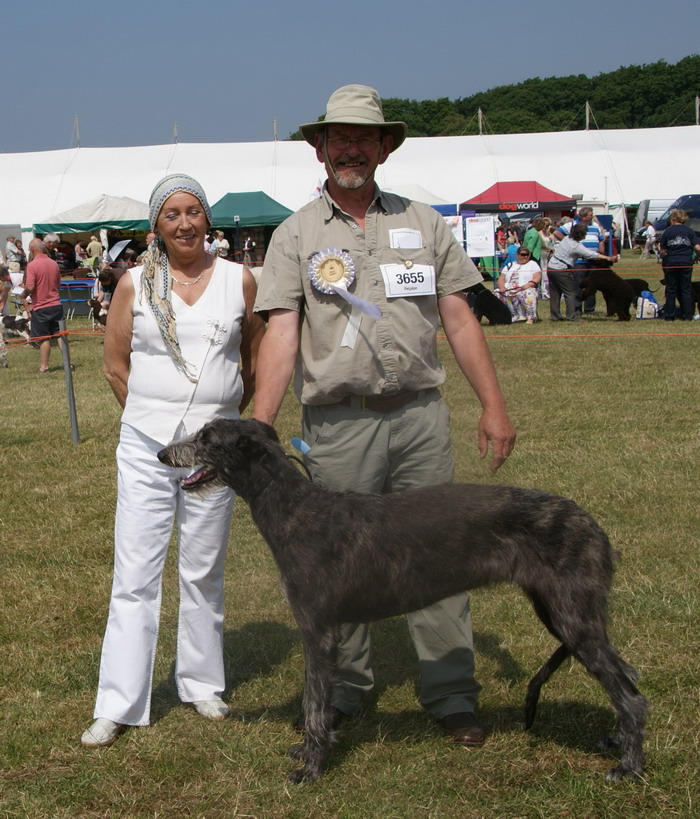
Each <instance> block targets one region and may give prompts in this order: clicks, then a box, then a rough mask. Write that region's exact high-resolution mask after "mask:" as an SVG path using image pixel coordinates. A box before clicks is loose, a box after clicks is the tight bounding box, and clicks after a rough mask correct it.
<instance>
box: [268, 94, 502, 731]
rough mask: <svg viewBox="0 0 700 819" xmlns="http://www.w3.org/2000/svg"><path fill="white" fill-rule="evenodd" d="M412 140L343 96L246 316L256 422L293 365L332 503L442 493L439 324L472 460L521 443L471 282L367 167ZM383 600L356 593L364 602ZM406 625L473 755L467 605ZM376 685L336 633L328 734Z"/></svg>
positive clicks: (310, 138) (442, 238) (429, 691)
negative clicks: (321, 176)
mask: <svg viewBox="0 0 700 819" xmlns="http://www.w3.org/2000/svg"><path fill="white" fill-rule="evenodd" d="M406 130H407V129H406V125H405V124H404V123H403V122H386V121H385V120H384V115H383V111H382V104H381V100H380V98H379V95H378V94H377V92H376V91H375V90H374V89H373V88H369V87H368V86H365V85H346V86H343V87H342V88H339V89H338V90H337V91H335V92H334V93H333V94H332V95H331V97H330V99H329V100H328V106H327V109H326V116H325V119H324V120H323V121H319V122H313V123H309V124H306V125H302V126H301V133H302V135H303V136H304V139H305V140H306V141H307V142H308V143H309V144H311V145H313V146H314V148H315V149H316V155H317V157H318V159H319V161H320V162H322V163H323V164H324V165H325V167H326V171H327V173H328V180H327V182H326V184H325V185H324V189H323V191H322V192H321V196H320V197H319V198H318V199H316V200H314V201H313V202H310V203H309V204H308V205H306V206H305V207H303V208H302V209H301V210H300V211H298V212H297V213H295V214H293V215H292V216H290V217H289V218H288V219H287V220H286V221H285V222H284V223H283V224H282V225H280V227H278V228H277V230H276V231H275V233H274V235H273V237H272V241H271V244H270V247H269V248H268V251H267V254H266V256H265V263H264V267H263V272H262V277H261V282H260V287H259V290H258V298H257V301H256V306H255V309H256V311H258V312H260V313H263V314H265V315H266V316H267V317H268V321H269V324H268V331H267V333H266V335H265V337H264V339H263V342H262V345H261V348H260V355H259V358H258V379H257V392H256V397H255V409H254V415H255V417H256V418H259V419H261V420H263V421H266V422H267V423H274V420H275V418H276V416H277V413H278V411H279V408H280V406H281V404H282V401H283V399H284V396H285V392H286V389H287V386H288V384H289V382H290V380H291V377H292V374H293V372H294V369H295V365H296V367H297V374H296V378H295V389H296V394H297V398H298V399H299V400H300V402H301V404H302V413H303V414H302V438H303V440H304V441H305V442H306V443H307V444H308V445H309V447H310V449H309V451H308V452H307V453H306V455H305V460H306V464H307V466H308V468H309V470H310V472H311V474H312V476H313V478H314V480H315V481H317V482H318V483H320V484H323V485H325V486H328V487H330V488H332V489H337V490H356V491H360V492H371V493H382V492H395V491H399V490H403V489H410V488H415V487H421V486H427V485H431V484H440V483H446V482H449V481H451V480H452V473H453V460H452V452H451V444H450V432H449V414H448V411H447V407H446V405H445V403H444V402H443V400H442V398H441V396H440V391H439V387H440V386H441V385H442V384H443V383H444V381H445V371H444V369H443V367H442V365H441V363H440V361H439V360H438V357H437V328H438V324H439V323H442V326H443V328H444V331H445V333H446V335H447V338H448V340H449V343H450V345H451V347H452V350H453V352H454V355H455V358H456V359H457V362H458V364H459V366H460V368H461V370H462V372H463V373H464V375H465V376H466V377H467V379H468V380H469V382H470V384H471V385H472V387H473V389H474V391H475V392H476V395H477V396H478V398H479V400H480V402H481V404H482V407H483V412H482V415H481V417H480V420H479V424H478V435H479V451H480V454H481V456H482V457H484V456H486V454H487V452H488V448H489V442H490V444H491V448H492V461H491V468H492V469H493V470H496V469H498V467H499V466H500V465H501V464H502V463H503V461H504V460H505V459H506V458H507V457H508V455H509V454H510V451H511V449H512V447H513V443H514V441H515V430H514V429H513V426H512V424H511V422H510V419H509V418H508V415H507V413H506V409H505V404H504V400H503V396H502V394H501V391H500V388H499V386H498V381H497V378H496V374H495V371H494V368H493V364H492V361H491V356H490V354H489V351H488V347H487V345H486V341H485V339H484V336H483V333H482V331H481V327H480V325H479V324H478V322H477V321H476V319H475V318H474V316H473V314H472V312H471V310H470V309H469V307H468V305H467V303H466V300H465V298H464V291H465V289H467V288H469V287H471V286H472V285H475V284H479V283H481V280H482V277H481V274H480V273H479V272H478V271H477V269H476V268H475V266H474V264H473V263H472V262H471V260H470V259H469V257H468V256H467V255H466V253H465V252H464V250H463V249H462V247H461V246H460V245H459V244H458V243H457V241H456V240H455V238H454V236H453V235H452V233H451V231H450V230H449V228H448V227H447V225H446V224H445V221H444V220H443V219H442V217H441V216H440V215H439V214H438V213H437V211H435V210H434V209H432V208H430V207H428V206H427V205H423V204H420V203H416V202H411V201H410V200H408V199H404V198H402V197H400V196H396V195H394V194H390V193H387V192H385V191H381V190H379V188H378V187H377V186H376V185H375V182H374V175H375V172H376V170H377V167H378V166H379V165H381V164H382V163H384V162H385V161H386V160H387V158H388V156H389V154H391V153H392V151H395V150H396V149H397V148H398V147H399V146H400V145H401V144H402V143H403V141H404V139H405V138H406ZM422 511H423V514H430V510H422ZM312 525H313V523H312V522H311V521H310V526H312ZM329 537H332V535H329ZM391 548H393V549H396V548H400V544H391ZM339 559H340V560H341V561H342V557H340V558H339ZM436 571H439V567H436ZM347 582H348V583H351V582H352V578H347ZM425 582H426V583H427V584H429V582H430V579H429V578H426V579H425ZM328 591H329V593H331V592H330V590H328ZM385 591H386V590H385V589H366V590H365V592H366V597H367V599H372V598H377V599H381V596H382V594H384V593H385ZM408 620H409V627H410V630H411V637H412V639H413V642H414V645H415V647H416V651H417V653H418V657H419V661H420V671H421V692H420V700H421V703H422V705H423V706H424V707H425V708H426V709H427V710H428V711H429V712H430V713H431V714H432V715H433V716H434V717H435V718H436V719H437V720H439V721H440V722H441V724H442V726H443V728H444V730H445V732H446V733H447V735H448V736H449V737H451V738H452V739H453V740H455V741H456V742H459V743H462V744H464V745H481V744H482V743H483V742H484V738H485V733H484V730H483V728H482V727H481V726H480V725H479V723H478V722H477V719H476V716H475V709H476V701H477V696H478V692H479V690H480V687H479V685H478V683H477V682H476V681H475V679H474V653H473V648H472V629H471V619H470V614H469V597H468V595H466V594H462V595H456V596H455V597H451V598H449V599H448V600H443V601H441V602H440V603H437V604H435V605H433V606H430V607H428V608H426V609H423V610H422V611H419V612H414V613H413V614H410V615H408ZM373 682H374V680H373V675H372V669H371V666H370V661H369V632H368V629H367V626H365V625H348V626H344V627H343V630H342V634H341V640H340V644H339V647H338V669H337V681H336V685H335V688H334V690H333V696H332V703H333V709H334V710H333V719H334V724H337V723H338V722H339V721H340V719H341V718H342V717H343V716H346V715H350V714H353V713H356V712H357V711H358V710H359V709H360V708H361V707H362V705H363V702H364V700H365V698H366V696H367V694H368V692H369V691H370V690H371V688H372V686H373ZM299 725H300V727H303V721H302V722H301V723H300V724H299Z"/></svg>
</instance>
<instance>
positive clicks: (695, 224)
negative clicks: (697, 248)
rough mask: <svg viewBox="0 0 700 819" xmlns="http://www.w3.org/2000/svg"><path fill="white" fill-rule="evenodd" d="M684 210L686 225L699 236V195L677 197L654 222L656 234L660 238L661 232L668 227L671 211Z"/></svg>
mask: <svg viewBox="0 0 700 819" xmlns="http://www.w3.org/2000/svg"><path fill="white" fill-rule="evenodd" d="M676 209H679V210H684V211H685V212H686V213H687V214H688V221H687V222H686V225H688V227H689V228H690V229H691V230H694V231H695V232H696V233H697V234H698V235H699V236H700V193H685V194H683V196H679V197H678V199H676V201H675V202H673V204H672V205H671V206H670V207H669V208H667V210H666V211H665V213H664V214H663V216H661V217H660V218H659V219H657V220H656V221H655V222H654V227H655V228H656V234H657V236H659V237H660V235H661V233H662V231H664V230H666V228H667V227H668V222H669V219H670V218H671V211H672V210H676Z"/></svg>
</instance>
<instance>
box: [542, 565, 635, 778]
mask: <svg viewBox="0 0 700 819" xmlns="http://www.w3.org/2000/svg"><path fill="white" fill-rule="evenodd" d="M589 579H590V578H589ZM603 585H604V584H603V583H602V582H601V589H600V590H599V592H598V593H595V592H593V593H590V592H589V593H587V594H582V595H578V594H576V591H575V590H574V589H571V588H569V589H568V591H567V590H566V589H563V588H562V589H559V590H558V593H556V594H550V595H549V596H548V597H547V599H546V600H545V597H544V594H543V593H542V590H540V592H539V593H538V592H534V593H533V592H529V596H530V598H531V599H532V602H533V605H534V606H535V610H536V612H537V614H538V615H539V617H540V619H541V620H542V622H543V623H544V624H545V626H547V628H548V629H549V631H550V632H551V633H552V634H553V635H554V636H555V637H557V639H559V640H561V642H562V646H561V647H560V648H558V649H557V650H556V651H555V652H554V654H553V655H552V656H551V657H550V659H549V660H548V661H547V663H545V665H544V666H543V667H542V668H541V669H540V670H539V671H538V672H537V674H536V675H535V677H534V678H533V679H532V681H531V682H530V685H529V686H528V695H527V699H526V723H527V719H528V718H534V708H535V707H536V704H537V697H538V695H539V689H540V688H541V686H542V684H543V683H544V682H545V681H546V680H547V679H548V677H550V676H551V675H552V673H553V672H554V671H556V669H557V668H558V667H559V665H561V663H562V662H563V660H564V659H565V657H566V654H567V653H568V654H571V655H573V656H574V657H576V659H577V660H578V661H579V662H580V663H581V664H582V665H583V666H584V668H585V669H586V670H587V671H588V672H589V674H591V675H592V676H594V677H595V678H596V679H597V680H598V681H599V682H600V684H601V685H602V686H603V688H604V689H605V691H606V693H607V695H608V696H609V697H610V702H611V704H612V707H613V709H614V711H615V714H616V716H617V721H618V729H619V730H618V735H617V739H618V742H619V745H620V750H621V759H620V764H619V765H618V766H617V767H616V768H613V769H611V770H610V771H608V775H607V776H608V779H610V780H618V779H622V778H623V777H636V776H641V774H642V770H643V762H644V760H643V754H642V740H643V738H644V721H645V717H646V710H647V705H646V700H645V698H644V697H643V696H642V694H641V693H640V692H639V691H638V689H637V687H636V685H635V683H636V678H637V675H636V672H635V671H634V669H633V668H632V667H631V666H629V665H628V664H627V663H626V662H625V661H624V660H623V659H622V658H621V657H620V655H619V654H618V653H617V651H616V650H615V648H613V646H612V645H611V644H610V641H609V640H608V636H607V633H606V613H607V594H605V593H603V592H602V586H603ZM605 585H607V584H605Z"/></svg>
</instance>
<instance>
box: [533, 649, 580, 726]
mask: <svg viewBox="0 0 700 819" xmlns="http://www.w3.org/2000/svg"><path fill="white" fill-rule="evenodd" d="M570 656H571V652H570V651H569V649H568V648H567V647H566V646H564V645H561V646H559V648H558V649H557V650H556V651H555V652H554V654H552V656H551V657H550V658H549V659H548V660H547V662H546V663H545V664H544V665H543V666H542V668H540V670H539V671H538V672H537V674H535V676H534V677H533V678H532V679H531V680H530V682H529V684H528V686H527V695H526V697H525V728H531V727H532V723H533V722H534V721H535V713H536V712H537V703H538V702H539V699H540V689H541V688H542V686H543V685H544V684H545V683H546V682H547V680H548V679H549V678H550V677H551V676H552V674H554V672H555V671H556V670H557V669H558V668H559V666H560V665H561V664H562V663H563V662H564V660H565V659H566V658H567V657H570Z"/></svg>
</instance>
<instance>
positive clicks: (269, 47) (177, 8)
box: [0, 0, 700, 153]
mask: <svg viewBox="0 0 700 819" xmlns="http://www.w3.org/2000/svg"><path fill="white" fill-rule="evenodd" d="M699 10H700V6H699V5H698V2H697V0H692V1H691V0H676V2H674V3H669V4H663V3H661V2H659V0H654V2H652V1H651V0H617V2H615V3H610V4H602V3H597V2H588V3H580V4H577V3H561V2H540V0H531V2H512V0H497V2H492V3H486V2H473V0H443V2H438V0H428V1H426V0H401V2H399V0H352V1H351V2H347V3H344V2H340V3H336V2H332V0H323V1H322V0H297V2H289V0H247V2H239V1H238V0H227V1H225V0H214V2H208V3H199V4H197V3H194V2H191V1H190V2H185V0H140V2H136V1H135V0H116V2H111V3H106V2H104V0H97V2H95V0H92V2H88V0H63V2H61V3H56V2H55V0H54V2H51V3H49V2H48V0H33V2H31V3H29V4H26V3H19V2H16V0H6V1H5V3H4V4H3V19H2V22H1V23H0V33H1V42H2V47H0V90H1V91H2V99H3V104H2V108H1V109H0V111H1V113H0V152H4V153H11V152H17V151H37V150H52V149H59V148H68V147H72V146H74V145H75V144H76V136H75V133H74V119H75V116H76V115H77V116H78V120H79V129H80V141H81V145H82V146H83V147H102V146H122V145H150V144H162V143H168V142H171V141H172V139H173V126H174V124H177V130H178V138H179V141H180V142H245V141H260V140H270V139H272V138H273V134H274V131H273V121H275V120H276V122H277V134H278V136H279V138H286V137H287V136H288V134H289V133H290V132H292V131H294V130H295V129H296V128H297V126H298V125H299V124H300V123H302V122H309V121H313V120H315V119H316V118H317V117H318V116H319V115H320V114H322V113H323V112H324V111H325V103H326V100H327V98H328V96H329V95H330V93H331V92H332V91H333V90H334V89H335V88H337V87H339V86H341V85H344V84H346V83H351V82H359V83H366V84H368V85H373V86H375V87H376V88H377V89H378V90H379V93H380V94H381V95H382V96H383V97H408V98H411V99H418V100H421V99H434V98H438V97H449V98H450V99H455V98H458V97H465V96H469V95H471V94H473V93H475V92H477V91H484V90H486V89H488V88H492V87H494V86H497V85H503V84H509V83H517V82H520V81H522V80H525V79H528V78H530V77H551V76H564V75H567V74H587V75H589V76H595V75H596V74H599V73H601V72H605V71H611V70H614V69H616V68H619V67H620V66H623V65H641V64H645V63H652V62H655V61H657V60H661V59H663V60H666V61H667V62H669V63H675V62H677V61H678V60H680V59H682V58H683V57H686V56H688V55H690V54H696V53H700V42H699V41H698V20H699V17H698V11H699ZM679 93H688V94H689V95H691V96H692V95H694V94H696V93H700V89H679ZM486 116H487V117H488V112H486Z"/></svg>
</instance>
